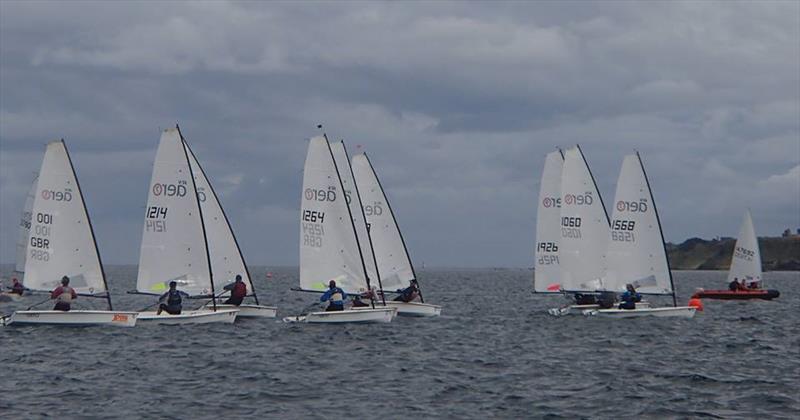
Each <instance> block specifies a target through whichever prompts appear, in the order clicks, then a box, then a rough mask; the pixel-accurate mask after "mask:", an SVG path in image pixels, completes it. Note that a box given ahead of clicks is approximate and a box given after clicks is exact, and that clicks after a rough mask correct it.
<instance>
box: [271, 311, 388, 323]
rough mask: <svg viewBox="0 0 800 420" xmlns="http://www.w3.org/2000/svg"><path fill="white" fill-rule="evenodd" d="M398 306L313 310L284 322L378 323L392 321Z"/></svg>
mask: <svg viewBox="0 0 800 420" xmlns="http://www.w3.org/2000/svg"><path fill="white" fill-rule="evenodd" d="M395 316H397V308H376V309H372V308H366V309H355V310H352V309H347V310H344V311H331V312H311V313H310V314H308V315H301V316H290V317H286V318H283V322H305V323H309V324H341V323H376V322H380V323H382V322H392V319H393V318H394V317H395Z"/></svg>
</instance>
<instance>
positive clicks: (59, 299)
mask: <svg viewBox="0 0 800 420" xmlns="http://www.w3.org/2000/svg"><path fill="white" fill-rule="evenodd" d="M77 298H78V294H77V293H75V289H73V288H71V287H69V277H67V276H64V277H62V278H61V286H58V287H56V289H55V290H53V291H52V292H50V299H55V300H56V306H54V307H53V310H54V311H68V310H70V309H71V306H72V300H73V299H77Z"/></svg>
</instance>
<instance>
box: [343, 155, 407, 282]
mask: <svg viewBox="0 0 800 420" xmlns="http://www.w3.org/2000/svg"><path fill="white" fill-rule="evenodd" d="M352 163H353V175H354V177H355V180H356V183H357V184H358V191H359V192H360V193H361V200H362V203H363V205H364V214H365V215H366V218H367V226H368V227H369V235H370V238H371V239H372V247H373V250H374V251H375V258H376V260H377V263H378V272H379V273H380V275H381V284H382V285H383V288H384V290H396V289H401V288H405V287H408V285H409V284H410V282H411V280H413V279H415V278H416V275H415V273H414V267H413V265H412V264H411V258H410V257H409V255H408V252H407V251H406V246H405V242H403V236H402V234H401V233H400V228H399V227H398V225H397V221H396V219H395V217H394V213H393V212H392V208H391V207H390V205H389V201H388V200H387V198H386V194H385V193H384V191H383V188H382V187H381V183H380V181H379V180H378V175H377V174H376V173H375V169H374V168H373V167H372V163H370V161H369V158H367V155H366V154H358V155H355V156H353V162H352Z"/></svg>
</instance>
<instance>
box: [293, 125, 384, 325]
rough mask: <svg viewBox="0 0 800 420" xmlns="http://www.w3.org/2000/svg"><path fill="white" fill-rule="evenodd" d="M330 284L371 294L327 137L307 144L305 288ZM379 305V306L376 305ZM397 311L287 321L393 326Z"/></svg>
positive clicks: (302, 213)
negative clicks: (331, 281) (391, 324)
mask: <svg viewBox="0 0 800 420" xmlns="http://www.w3.org/2000/svg"><path fill="white" fill-rule="evenodd" d="M330 280H334V281H336V285H337V286H338V287H340V288H341V289H342V290H344V291H345V292H346V293H348V294H357V293H360V292H362V291H364V290H370V288H371V285H370V281H369V277H368V274H367V265H366V262H365V261H364V255H363V252H362V248H361V247H360V245H359V237H358V233H357V232H356V228H355V225H354V223H353V215H352V214H351V212H350V207H349V206H348V204H347V199H346V196H345V188H344V185H343V183H342V179H341V176H340V173H339V169H338V167H337V165H336V161H335V159H334V156H333V151H332V150H331V145H330V143H329V142H328V138H327V137H326V136H324V135H323V136H318V137H314V138H313V139H311V140H310V142H309V144H308V154H307V155H306V161H305V167H304V170H303V192H302V201H301V209H300V290H301V291H307V292H324V291H325V290H326V289H327V285H328V282H329V281H330ZM373 305H374V304H373ZM396 314H397V309H396V308H393V307H383V306H373V307H371V308H367V309H359V310H354V309H345V310H342V311H329V312H328V311H317V312H311V313H307V314H303V315H298V316H292V317H286V318H283V320H284V322H305V323H375V322H391V321H392V319H393V318H394V317H395V316H396Z"/></svg>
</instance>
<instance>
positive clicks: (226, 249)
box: [183, 139, 278, 319]
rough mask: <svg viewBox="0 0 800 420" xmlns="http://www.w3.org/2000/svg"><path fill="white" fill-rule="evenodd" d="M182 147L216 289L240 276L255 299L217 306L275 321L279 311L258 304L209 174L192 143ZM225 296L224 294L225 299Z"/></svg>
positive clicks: (245, 316) (241, 315)
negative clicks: (196, 200) (250, 301)
mask: <svg viewBox="0 0 800 420" xmlns="http://www.w3.org/2000/svg"><path fill="white" fill-rule="evenodd" d="M183 145H184V147H185V148H186V150H187V152H188V156H189V163H190V164H191V167H192V174H194V182H195V185H196V186H197V196H198V199H199V201H200V207H201V208H202V210H203V211H202V215H203V222H204V224H205V227H206V236H207V237H208V252H209V254H210V255H211V269H212V271H213V274H214V275H213V279H214V288H215V289H216V290H224V289H223V288H224V287H225V286H226V285H227V284H230V283H232V282H233V281H234V279H235V277H236V276H237V275H240V276H242V281H244V282H245V283H246V284H249V285H250V293H251V294H250V295H249V296H252V297H253V299H254V300H255V304H249V303H242V304H241V305H239V306H236V305H231V304H224V303H217V309H238V310H239V314H238V315H236V319H239V318H275V315H276V314H277V311H278V308H275V307H273V306H264V305H260V304H259V303H258V295H256V289H255V287H254V286H253V279H252V277H250V270H249V269H248V268H247V264H245V262H244V256H243V255H242V251H241V249H240V248H239V242H238V241H237V240H236V235H234V234H233V229H232V228H231V225H230V222H229V221H228V216H227V215H226V214H225V210H224V209H223V208H222V204H220V202H219V197H217V193H216V191H214V187H213V186H211V182H210V181H209V180H208V178H207V177H206V173H205V171H204V170H203V167H202V166H200V163H199V162H198V161H197V157H196V156H195V155H194V152H192V149H191V147H189V143H187V142H186V139H184V140H183ZM224 295H225V293H223V296H224ZM209 306H213V305H212V303H209V304H206V309H207V308H208V307H209Z"/></svg>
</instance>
